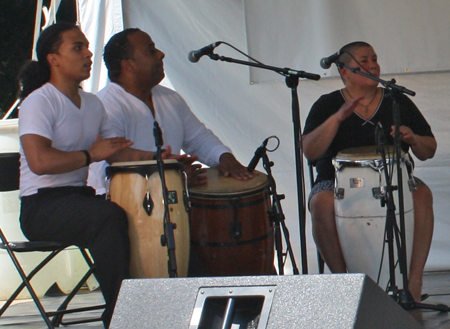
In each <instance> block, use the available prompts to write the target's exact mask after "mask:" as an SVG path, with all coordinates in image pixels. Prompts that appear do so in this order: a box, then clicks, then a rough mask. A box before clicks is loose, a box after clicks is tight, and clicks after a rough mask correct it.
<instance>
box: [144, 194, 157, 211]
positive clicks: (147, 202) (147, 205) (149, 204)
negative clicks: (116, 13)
mask: <svg viewBox="0 0 450 329" xmlns="http://www.w3.org/2000/svg"><path fill="white" fill-rule="evenodd" d="M142 206H143V208H144V210H145V212H146V213H147V215H148V216H150V215H151V214H152V211H153V207H154V203H153V200H152V198H151V197H150V195H149V194H148V193H147V194H146V195H145V196H144V200H143V202H142Z"/></svg>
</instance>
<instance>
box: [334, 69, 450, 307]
mask: <svg viewBox="0 0 450 329" xmlns="http://www.w3.org/2000/svg"><path fill="white" fill-rule="evenodd" d="M336 66H337V67H338V68H345V69H347V70H350V71H351V72H353V73H356V74H359V75H362V76H365V77H367V78H369V79H372V80H375V81H378V82H379V83H381V84H382V85H383V86H385V87H386V89H388V90H390V91H391V95H390V97H392V116H393V123H394V160H395V161H394V162H395V164H396V169H397V185H398V186H397V187H396V189H398V205H399V223H400V232H398V226H397V223H396V218H395V203H394V198H393V194H392V191H393V189H394V187H393V186H391V185H390V183H389V181H390V180H389V179H388V174H387V173H385V175H386V184H387V185H388V186H387V214H386V230H387V233H386V234H387V242H388V246H389V249H388V255H389V275H390V279H389V288H388V294H389V295H391V296H392V297H393V298H394V300H395V301H396V302H397V303H399V304H400V305H401V306H402V307H403V308H404V309H407V310H410V309H413V308H423V309H430V310H437V311H441V312H449V311H450V308H449V307H448V306H446V305H443V304H439V305H431V304H425V303H416V302H415V301H414V299H413V298H412V295H411V292H410V291H409V289H408V268H407V257H406V236H405V210H404V199H403V176H402V168H401V163H400V159H401V140H400V129H399V128H400V121H401V120H400V107H399V103H398V96H399V95H400V94H401V93H404V94H408V95H411V96H415V95H416V93H415V92H414V91H412V90H409V89H407V88H405V87H402V86H399V85H397V84H396V81H395V79H392V80H391V81H386V80H383V79H380V78H377V77H375V76H373V75H372V74H368V73H365V72H362V71H361V70H360V68H354V67H349V66H347V65H345V64H343V63H341V62H336ZM380 144H382V143H380ZM380 149H381V153H382V158H383V162H384V166H385V167H384V168H385V169H386V170H387V167H386V159H385V154H384V149H383V146H382V145H381V147H380ZM394 232H395V233H396V234H395V235H394ZM394 236H395V238H397V240H400V241H397V246H398V251H397V252H398V256H399V265H400V272H401V274H402V280H403V289H401V290H398V288H397V287H396V283H395V265H394V245H393V244H394V242H393V241H394Z"/></svg>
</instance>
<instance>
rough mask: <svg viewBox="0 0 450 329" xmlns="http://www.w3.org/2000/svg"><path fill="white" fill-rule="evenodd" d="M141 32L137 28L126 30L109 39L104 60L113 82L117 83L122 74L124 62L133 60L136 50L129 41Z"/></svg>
mask: <svg viewBox="0 0 450 329" xmlns="http://www.w3.org/2000/svg"><path fill="white" fill-rule="evenodd" d="M138 31H140V29H137V28H129V29H125V30H123V31H122V32H119V33H117V34H115V35H113V36H112V37H111V39H109V41H108V43H107V44H106V46H105V51H104V52H103V60H104V61H105V65H106V68H107V69H108V77H109V79H110V80H111V81H113V82H114V81H116V80H117V77H119V76H120V74H121V73H122V65H121V63H122V60H124V59H131V58H133V54H134V48H133V46H132V45H131V44H130V41H129V40H128V36H129V35H130V34H133V33H136V32H138Z"/></svg>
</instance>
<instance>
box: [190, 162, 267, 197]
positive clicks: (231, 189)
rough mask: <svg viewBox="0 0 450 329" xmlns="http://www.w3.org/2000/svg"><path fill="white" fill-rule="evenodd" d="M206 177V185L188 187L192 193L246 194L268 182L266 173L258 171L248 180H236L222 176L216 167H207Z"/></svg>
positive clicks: (263, 186)
mask: <svg viewBox="0 0 450 329" xmlns="http://www.w3.org/2000/svg"><path fill="white" fill-rule="evenodd" d="M204 175H206V176H207V177H208V183H207V184H206V185H201V186H194V187H190V188H189V192H190V193H191V194H192V195H217V196H223V195H233V194H247V193H252V192H255V191H258V190H260V189H261V188H265V186H266V185H267V183H268V179H267V175H265V174H263V173H261V172H260V173H259V174H257V175H253V178H252V179H249V180H246V181H244V180H237V179H234V178H233V177H225V176H223V175H222V174H221V173H220V172H219V170H218V169H217V168H208V169H207V171H206V173H205V174H204Z"/></svg>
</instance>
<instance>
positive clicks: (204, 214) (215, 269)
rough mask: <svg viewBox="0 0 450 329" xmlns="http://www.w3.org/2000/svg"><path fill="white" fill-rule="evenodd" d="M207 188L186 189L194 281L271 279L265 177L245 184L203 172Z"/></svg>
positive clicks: (213, 170)
mask: <svg viewBox="0 0 450 329" xmlns="http://www.w3.org/2000/svg"><path fill="white" fill-rule="evenodd" d="M206 175H207V176H208V184H207V185H203V186H198V187H193V188H189V193H190V197H191V209H190V220H191V230H190V231H191V260H192V262H191V264H190V274H191V275H192V276H234V275H236V276H240V275H269V274H274V266H273V261H274V240H273V230H272V223H271V222H270V219H269V214H268V211H269V210H270V199H269V189H268V179H267V176H266V175H264V174H262V173H260V174H259V175H255V177H254V178H253V179H251V180H248V181H238V180H236V179H234V178H226V177H224V176H222V175H221V174H220V173H219V171H218V170H217V169H216V168H209V169H207V173H206Z"/></svg>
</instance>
